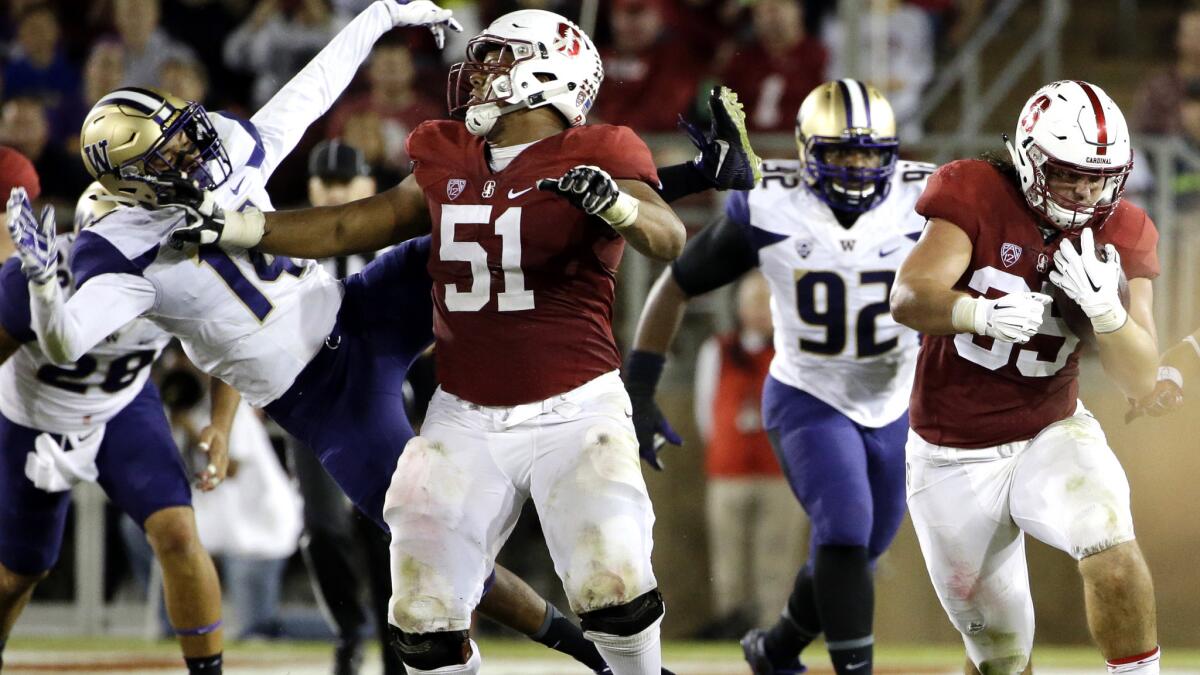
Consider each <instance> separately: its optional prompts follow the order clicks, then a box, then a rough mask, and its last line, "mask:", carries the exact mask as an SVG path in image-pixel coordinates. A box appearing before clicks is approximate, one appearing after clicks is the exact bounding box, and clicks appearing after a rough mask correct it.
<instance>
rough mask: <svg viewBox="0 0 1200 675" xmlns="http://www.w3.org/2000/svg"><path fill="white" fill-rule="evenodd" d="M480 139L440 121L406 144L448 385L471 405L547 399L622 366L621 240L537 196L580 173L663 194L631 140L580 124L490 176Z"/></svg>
mask: <svg viewBox="0 0 1200 675" xmlns="http://www.w3.org/2000/svg"><path fill="white" fill-rule="evenodd" d="M484 152H485V144H484V141H483V139H481V138H478V137H475V136H472V135H471V134H470V133H469V132H468V131H467V129H466V127H465V126H464V125H463V124H462V123H461V122H456V121H433V122H426V123H424V124H422V125H420V126H418V127H417V128H416V129H415V130H414V131H413V132H412V134H410V135H409V137H408V154H409V156H410V157H411V158H412V160H413V175H414V176H415V177H416V180H417V183H418V184H419V185H420V186H421V189H422V190H424V192H425V200H426V203H427V204H428V205H429V214H430V217H431V220H432V222H433V246H432V250H431V252H430V256H429V274H430V276H431V277H433V306H434V322H433V328H434V335H435V337H436V339H437V350H436V358H437V371H438V378H439V379H440V380H441V383H442V387H443V388H444V389H445V390H446V391H448V392H450V393H452V394H454V395H455V396H458V397H460V398H463V399H466V400H468V401H471V402H473V403H478V404H480V405H491V406H511V405H518V404H521V403H530V402H533V401H540V400H543V399H547V398H550V397H551V396H554V395H556V394H561V393H563V392H566V391H569V390H571V389H574V388H575V387H578V386H580V385H582V384H584V383H585V382H588V381H589V380H592V379H595V378H596V377H598V376H600V375H603V374H604V373H607V372H609V371H612V370H616V369H618V368H619V367H620V364H621V356H620V353H619V352H618V350H617V345H616V341H615V340H614V339H613V333H612V313H613V296H614V289H615V282H616V271H617V265H618V264H619V263H620V261H621V253H622V251H623V250H624V247H625V241H624V240H623V239H622V238H621V237H620V236H619V235H617V234H616V232H614V231H613V229H612V228H611V227H609V226H608V225H606V224H605V223H604V221H602V220H600V219H599V218H595V217H592V216H588V215H587V214H585V213H584V212H583V211H581V210H579V209H577V208H575V207H574V206H572V205H571V204H570V202H568V201H567V200H566V199H564V198H562V197H560V196H558V195H557V194H555V193H553V192H544V191H541V190H538V189H537V181H538V180H540V179H542V178H558V177H560V176H562V175H563V174H564V173H566V171H567V170H568V169H570V168H572V167H575V166H578V165H580V164H588V165H593V166H598V167H600V168H601V169H604V170H605V171H607V172H608V174H609V175H610V176H612V177H613V178H614V179H631V180H641V181H644V182H647V183H650V184H652V185H657V184H658V174H657V173H656V172H655V168H654V160H653V158H652V157H651V155H650V150H649V149H648V148H647V147H646V145H645V143H643V142H642V141H641V140H640V139H639V138H638V137H637V136H636V135H635V134H634V133H633V131H631V130H630V129H628V128H626V127H614V126H605V125H597V126H583V127H575V128H572V129H568V130H566V131H564V132H562V133H559V134H556V135H554V136H551V137H549V138H545V139H543V140H541V141H538V142H537V143H534V144H533V145H531V146H529V147H528V148H525V149H524V150H523V151H522V152H521V154H520V155H518V156H517V157H516V158H515V159H513V160H512V162H511V163H510V164H509V165H508V166H507V167H506V168H505V169H504V170H502V171H496V172H493V171H492V170H491V168H490V167H489V166H488V160H487V157H486V156H485V154H484Z"/></svg>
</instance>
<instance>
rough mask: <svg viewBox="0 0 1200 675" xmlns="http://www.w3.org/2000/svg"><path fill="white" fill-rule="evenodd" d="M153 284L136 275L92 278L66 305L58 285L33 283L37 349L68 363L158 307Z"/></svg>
mask: <svg viewBox="0 0 1200 675" xmlns="http://www.w3.org/2000/svg"><path fill="white" fill-rule="evenodd" d="M154 301H155V290H154V284H152V283H150V282H149V281H148V280H146V279H144V278H142V277H139V276H134V275H132V274H116V273H110V274H101V275H98V276H96V277H93V278H92V279H91V280H89V281H88V282H87V283H86V284H85V285H84V286H83V287H82V288H80V289H79V290H78V291H77V292H76V293H75V294H74V295H72V296H71V299H70V300H69V301H67V302H65V303H64V302H63V299H62V289H61V288H60V287H59V285H58V284H57V283H48V284H41V285H39V284H34V283H30V284H29V305H30V308H29V309H30V311H29V313H30V318H31V321H32V324H33V331H34V333H36V334H37V337H38V345H39V346H40V347H41V348H42V352H44V353H45V354H46V357H47V358H48V359H50V361H52V362H53V363H55V364H57V365H67V364H70V363H74V362H75V361H77V360H79V357H81V356H83V355H84V354H86V353H88V352H89V351H91V349H92V348H93V347H95V346H96V345H97V344H99V343H100V341H101V340H103V339H104V338H106V337H108V336H109V335H112V334H113V332H115V331H116V330H117V329H119V328H120V327H121V326H124V325H125V324H127V323H129V322H130V321H132V320H134V319H136V318H137V317H139V316H141V315H142V314H144V313H146V312H147V311H149V310H150V309H151V308H152V307H154Z"/></svg>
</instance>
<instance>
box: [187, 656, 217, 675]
mask: <svg viewBox="0 0 1200 675" xmlns="http://www.w3.org/2000/svg"><path fill="white" fill-rule="evenodd" d="M183 662H184V663H186V664H187V669H188V675H221V668H222V665H223V662H224V655H223V654H222V653H221V652H217V653H216V654H213V655H212V656H196V657H192V658H186V657H185V658H184V659H183Z"/></svg>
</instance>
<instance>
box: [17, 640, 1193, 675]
mask: <svg viewBox="0 0 1200 675" xmlns="http://www.w3.org/2000/svg"><path fill="white" fill-rule="evenodd" d="M480 650H481V652H482V654H483V657H484V661H483V670H482V673H484V675H586V672H587V671H585V670H584V669H583V668H582V667H580V666H578V665H577V664H575V663H574V662H572V661H570V660H568V659H567V658H566V657H563V656H561V655H558V654H555V653H553V652H550V651H548V650H546V649H545V648H544V647H541V646H539V645H536V644H533V643H531V642H526V641H515V640H483V641H481V643H480ZM330 652H331V649H330V647H329V645H327V644H323V643H313V642H252V643H234V644H231V645H229V646H228V647H227V649H226V652H225V653H226V668H225V672H227V673H231V674H236V673H255V674H260V673H279V674H281V675H323V674H325V673H328V672H329V659H330ZM664 653H665V659H664V661H665V664H666V665H667V666H668V667H669V668H671V669H672V670H674V671H675V672H676V673H678V675H746V674H747V673H748V672H749V671H748V670H747V668H746V666H745V665H744V664H743V663H742V660H741V651H740V650H739V649H738V647H737V645H736V644H732V643H724V642H722V643H714V642H669V643H667V644H666V645H665V647H664ZM1164 656H1165V657H1166V658H1165V659H1164V662H1163V666H1164V668H1163V673H1169V674H1172V675H1182V674H1183V673H1195V674H1200V651H1197V650H1179V651H1172V650H1171V649H1170V647H1169V646H1168V648H1167V650H1166V651H1165V652H1164ZM805 661H806V663H807V664H808V665H809V666H810V668H811V670H810V672H812V673H814V674H815V673H831V672H832V671H831V670H830V668H829V661H828V658H826V656H825V654H824V653H823V650H822V649H821V648H820V646H819V645H815V646H814V648H810V649H809V650H808V651H807V652H806V659H805ZM961 663H962V652H961V650H959V649H957V648H955V647H953V646H903V647H898V646H894V645H885V646H882V647H880V648H879V649H878V652H877V657H876V669H875V672H876V673H883V674H886V675H902V674H906V673H911V674H913V675H941V674H946V675H949V674H950V673H956V672H962V671H961ZM1034 663H1035V668H1036V672H1038V673H1047V674H1053V675H1075V674H1084V673H1103V672H1104V668H1103V665H1102V664H1101V663H1100V661H1099V656H1098V655H1097V654H1096V652H1095V651H1093V650H1091V649H1087V648H1079V647H1069V648H1068V647H1042V648H1038V649H1036V650H1035V651H1034ZM181 666H182V664H181V663H180V661H179V658H178V652H177V651H176V648H175V645H174V644H173V643H171V642H165V641H164V642H144V641H140V640H132V639H126V638H107V637H106V638H62V637H55V638H15V639H13V640H12V642H11V643H10V644H9V646H8V649H7V650H6V651H5V668H4V673H5V675H18V674H26V673H47V672H75V673H98V674H99V673H105V674H108V673H127V674H131V675H140V674H143V673H144V674H161V673H167V672H179V671H180V670H181ZM379 672H380V668H379V665H378V663H377V656H376V653H375V652H372V653H370V654H369V655H368V658H367V666H366V667H365V668H364V675H378V673H379Z"/></svg>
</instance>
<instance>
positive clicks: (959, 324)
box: [950, 295, 987, 335]
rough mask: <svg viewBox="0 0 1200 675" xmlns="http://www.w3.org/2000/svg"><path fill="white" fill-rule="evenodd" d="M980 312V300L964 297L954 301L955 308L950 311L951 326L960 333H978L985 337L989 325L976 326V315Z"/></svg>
mask: <svg viewBox="0 0 1200 675" xmlns="http://www.w3.org/2000/svg"><path fill="white" fill-rule="evenodd" d="M978 310H979V300H978V299H977V298H972V297H970V296H967V295H964V296H962V297H960V298H959V299H958V300H955V301H954V308H953V309H952V310H951V311H950V325H951V326H953V327H954V330H956V331H958V332H959V333H976V334H978V335H983V334H984V331H985V330H987V325H986V324H985V325H983V326H979V325H977V324H976V321H975V315H976V314H977V313H978Z"/></svg>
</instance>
